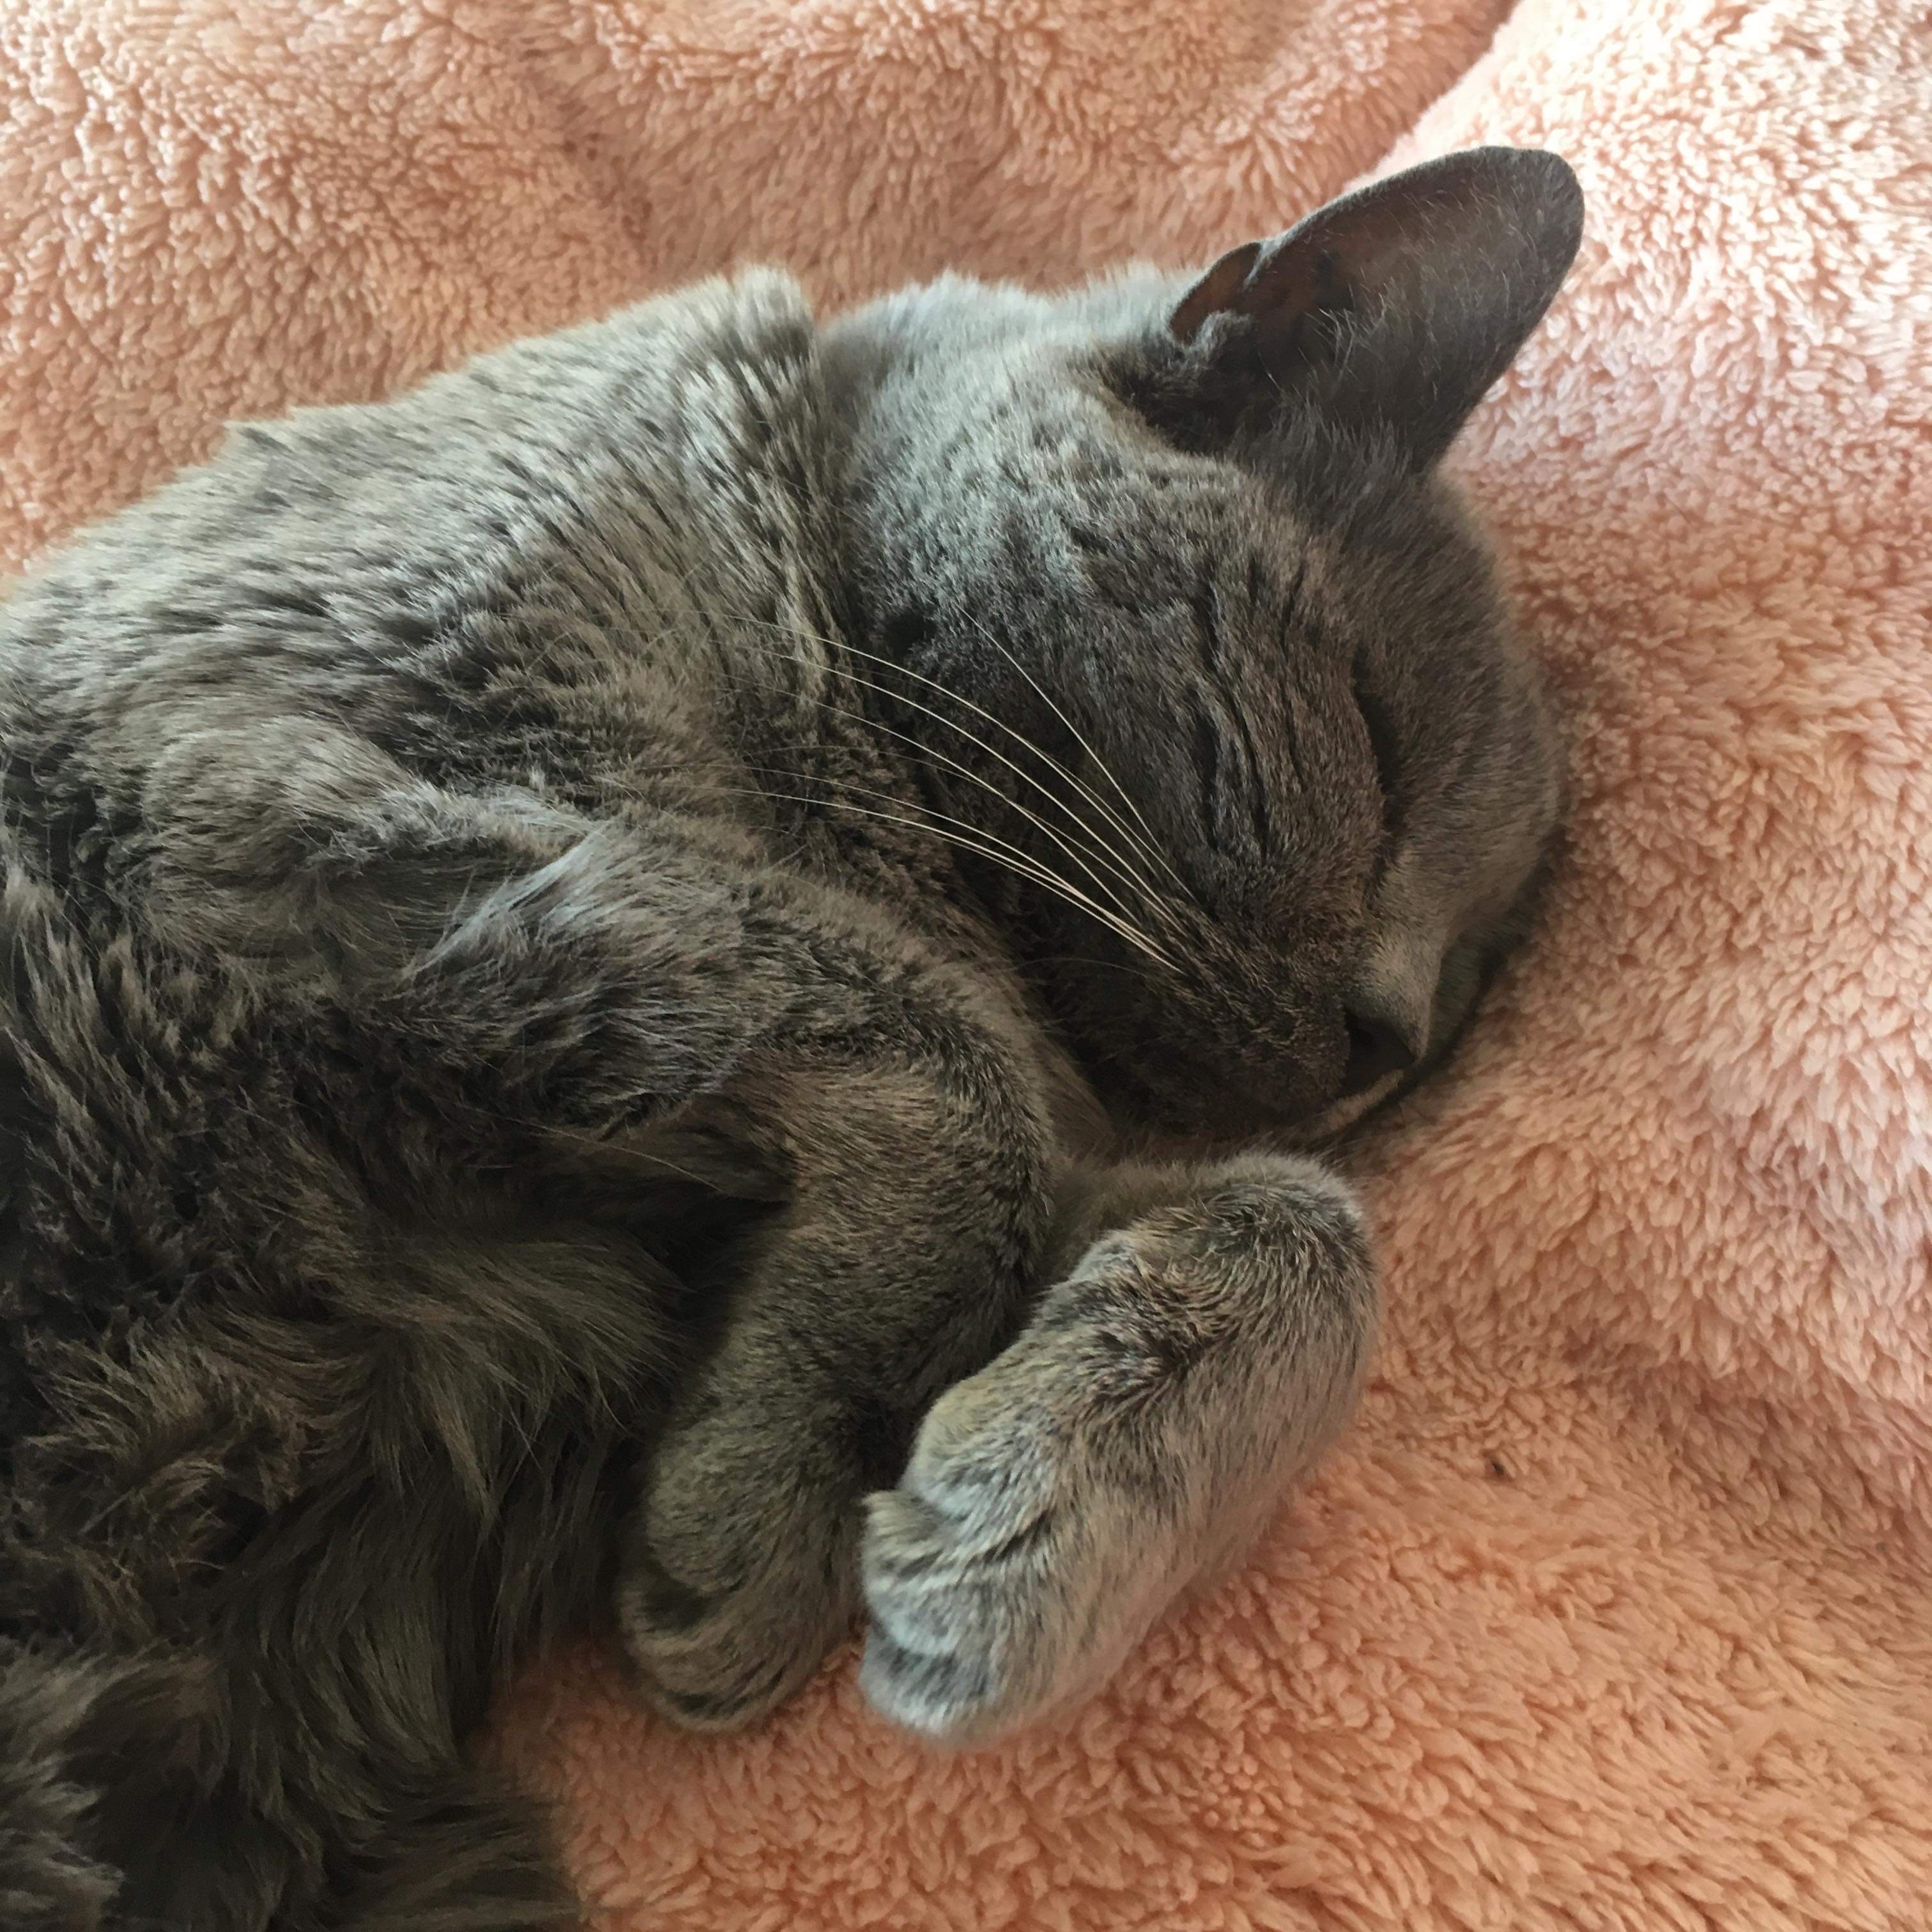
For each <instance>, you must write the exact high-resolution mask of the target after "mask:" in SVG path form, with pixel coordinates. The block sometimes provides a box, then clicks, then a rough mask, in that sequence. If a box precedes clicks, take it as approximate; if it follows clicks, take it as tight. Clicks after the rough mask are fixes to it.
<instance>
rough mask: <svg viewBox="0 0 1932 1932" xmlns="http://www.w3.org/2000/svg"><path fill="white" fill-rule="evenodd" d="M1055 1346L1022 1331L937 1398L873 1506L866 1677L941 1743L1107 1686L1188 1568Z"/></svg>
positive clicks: (902, 1716) (866, 1563) (1023, 1720)
mask: <svg viewBox="0 0 1932 1932" xmlns="http://www.w3.org/2000/svg"><path fill="white" fill-rule="evenodd" d="M1054 1355H1055V1350H1054V1349H1052V1346H1050V1345H1049V1346H1047V1347H1045V1348H1028V1347H1027V1346H1025V1345H1022V1349H1020V1350H1019V1351H1017V1352H1013V1353H1010V1354H1009V1355H1007V1357H1004V1358H1002V1359H1001V1361H1000V1362H998V1363H996V1364H995V1365H994V1366H993V1367H992V1368H989V1369H988V1370H984V1371H983V1373H980V1374H979V1375H977V1376H974V1377H973V1378H972V1379H971V1380H970V1381H968V1382H963V1383H962V1384H961V1385H959V1387H958V1388H956V1389H954V1390H953V1391H951V1392H950V1394H947V1395H946V1396H944V1397H942V1398H941V1400H940V1401H939V1403H938V1404H937V1405H936V1406H935V1408H934V1409H933V1410H932V1413H931V1414H930V1415H929V1417H928V1418H927V1419H926V1424H925V1426H924V1427H923V1428H922V1430H921V1432H920V1434H919V1442H918V1444H917V1446H916V1448H915V1450H914V1452H913V1458H912V1461H911V1463H910V1466H909V1467H908V1468H907V1471H906V1473H905V1475H904V1478H903V1479H902V1481H901V1483H900V1484H899V1486H898V1488H896V1489H895V1490H888V1491H886V1492H885V1493H883V1494H881V1495H877V1496H873V1497H872V1498H871V1499H870V1500H869V1502H868V1505H867V1513H868V1523H867V1526H866V1531H865V1543H864V1547H863V1553H862V1559H861V1569H862V1577H863V1585H864V1592H865V1602H866V1607H867V1608H868V1610H869V1611H870V1613H871V1634H870V1635H869V1637H868V1639H867V1641H866V1645H865V1663H864V1666H863V1669H862V1675H861V1682H862V1684H863V1686H864V1688H865V1694H866V1695H867V1697H868V1698H869V1699H870V1700H871V1703H872V1704H873V1705H874V1706H875V1708H877V1709H878V1710H879V1711H880V1712H882V1713H883V1715H885V1716H886V1717H888V1718H892V1720H893V1721H895V1722H896V1723H898V1724H903V1725H904V1726H906V1727H907V1728H908V1729H909V1730H914V1731H916V1732H919V1733H921V1734H922V1736H926V1737H929V1738H932V1739H935V1740H936V1741H938V1742H944V1743H948V1744H976V1743H980V1742H986V1741H987V1740H988V1739H992V1738H993V1737H996V1736H999V1735H1001V1734H1002V1733H1005V1732H1007V1731H1010V1730H1016V1729H1019V1728H1020V1727H1023V1726H1025V1725H1026V1724H1030V1723H1031V1722H1033V1721H1035V1720H1036V1719H1037V1718H1041V1717H1043V1716H1045V1715H1048V1714H1049V1713H1050V1712H1053V1711H1055V1710H1056V1709H1059V1708H1061V1706H1065V1705H1067V1704H1068V1703H1071V1702H1073V1700H1076V1699H1077V1698H1079V1697H1082V1695H1084V1694H1086V1693H1088V1692H1089V1691H1092V1690H1094V1689H1096V1688H1098V1686H1099V1685H1100V1682H1102V1680H1103V1679H1104V1678H1105V1677H1106V1676H1107V1675H1108V1674H1109V1673H1110V1672H1111V1671H1112V1669H1113V1667H1114V1666H1115V1664H1118V1662H1119V1661H1120V1660H1121V1658H1122V1657H1124V1655H1126V1653H1127V1651H1128V1649H1130V1648H1131V1646H1133V1644H1134V1643H1136V1641H1137V1640H1139V1637H1140V1636H1141V1635H1142V1633H1143V1632H1144V1631H1145V1630H1146V1628H1147V1627H1148V1625H1149V1624H1150V1623H1151V1622H1152V1621H1153V1619H1154V1618H1155V1617H1156V1616H1157V1615H1158V1614H1159V1613H1160V1610H1162V1609H1163V1607H1165V1605H1166V1604H1167V1603H1168V1602H1169V1601H1170V1600H1171V1598H1172V1597H1173V1596H1174V1595H1175V1592H1176V1591H1177V1590H1178V1589H1179V1588H1180V1587H1181V1585H1182V1584H1184V1583H1185V1582H1186V1581H1187V1577H1188V1576H1189V1574H1190V1572H1191V1570H1192V1568H1193V1565H1192V1563H1191V1562H1190V1561H1188V1560H1187V1558H1186V1556H1184V1553H1183V1551H1182V1550H1181V1547H1180V1540H1179V1539H1178V1538H1177V1537H1176V1536H1175V1535H1174V1534H1173V1533H1172V1530H1171V1529H1170V1528H1169V1526H1167V1525H1166V1523H1165V1522H1164V1517H1166V1514H1167V1513H1166V1511H1164V1510H1163V1507H1162V1504H1161V1499H1159V1498H1158V1497H1155V1496H1142V1497H1139V1498H1133V1497H1129V1496H1124V1495H1123V1494H1122V1493H1121V1490H1119V1489H1118V1487H1116V1486H1115V1484H1113V1483H1112V1481H1110V1480H1109V1476H1108V1475H1107V1473H1106V1471H1105V1469H1103V1467H1100V1466H1097V1462H1096V1458H1095V1457H1094V1453H1093V1452H1094V1448H1095V1445H1094V1444H1093V1443H1091V1442H1089V1441H1088V1439H1087V1430H1086V1427H1085V1425H1086V1424H1087V1423H1088V1421H1091V1417H1088V1416H1086V1415H1083V1414H1082V1413H1081V1412H1080V1411H1081V1410H1082V1409H1083V1408H1084V1404H1083V1403H1082V1402H1081V1401H1080V1400H1079V1397H1080V1395H1081V1393H1082V1392H1081V1391H1080V1390H1079V1385H1078V1369H1077V1365H1076V1363H1075V1362H1074V1361H1073V1360H1072V1359H1071V1358H1067V1359H1063V1360H1060V1361H1055V1360H1054V1359H1053V1358H1054ZM1056 1387H1057V1388H1058V1391H1059V1394H1060V1395H1061V1397H1073V1398H1074V1400H1073V1403H1072V1404H1071V1405H1068V1404H1067V1403H1064V1402H1056V1401H1055V1399H1054V1397H1053V1394H1052V1391H1053V1390H1054V1389H1055V1388H1056Z"/></svg>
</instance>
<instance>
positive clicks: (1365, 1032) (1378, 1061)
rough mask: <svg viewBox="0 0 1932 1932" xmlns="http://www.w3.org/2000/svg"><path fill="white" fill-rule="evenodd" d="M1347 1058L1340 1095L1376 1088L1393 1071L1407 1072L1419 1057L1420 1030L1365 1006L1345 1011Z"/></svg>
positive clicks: (1421, 1046)
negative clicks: (1347, 1035) (1347, 1042)
mask: <svg viewBox="0 0 1932 1932" xmlns="http://www.w3.org/2000/svg"><path fill="white" fill-rule="evenodd" d="M1345 1017H1346V1020H1347V1022H1348V1027H1349V1058H1348V1061H1347V1064H1346V1066H1344V1067H1343V1070H1342V1097H1343V1098H1344V1099H1345V1100H1351V1099H1353V1098H1354V1097H1355V1095H1356V1094H1366V1093H1367V1091H1369V1089H1370V1088H1372V1087H1379V1086H1380V1085H1382V1082H1384V1081H1385V1080H1386V1079H1388V1077H1389V1076H1390V1075H1391V1074H1392V1073H1407V1072H1408V1071H1409V1069H1410V1068H1411V1067H1413V1066H1414V1065H1415V1063H1416V1062H1417V1061H1418V1060H1420V1059H1421V1058H1422V1049H1423V1047H1424V1044H1425V1043H1424V1041H1423V1040H1422V1039H1421V1037H1419V1029H1418V1028H1415V1027H1413V1026H1412V1025H1403V1022H1400V1021H1399V1020H1397V1019H1395V1018H1394V1016H1392V1015H1390V1014H1388V1013H1376V1012H1374V1011H1373V1010H1370V1008H1369V1007H1367V1006H1352V1007H1348V1008H1346V1010H1345Z"/></svg>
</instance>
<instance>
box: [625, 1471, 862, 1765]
mask: <svg viewBox="0 0 1932 1932" xmlns="http://www.w3.org/2000/svg"><path fill="white" fill-rule="evenodd" d="M698 1446H699V1445H695V1444H694V1445H691V1447H690V1448H687V1447H686V1445H683V1444H679V1445H675V1446H674V1448H673V1451H672V1452H671V1454H670V1455H669V1456H668V1457H667V1459H666V1466H664V1468H662V1469H660V1471H659V1472H658V1475H657V1478H656V1480H655V1481H653V1483H652V1485H651V1487H650V1490H649V1494H648V1495H647V1496H646V1498H645V1499H644V1500H643V1503H642V1504H641V1505H640V1508H639V1509H638V1511H637V1514H636V1516H635V1517H634V1518H633V1520H632V1521H631V1526H630V1528H629V1530H628V1534H627V1535H626V1538H625V1547H624V1550H623V1553H622V1564H621V1566H620V1570H619V1578H618V1585H617V1590H616V1605H615V1607H616V1619H617V1626H618V1630H619V1634H620V1635H621V1636H622V1639H623V1642H624V1646H625V1649H626V1651H627V1652H628V1653H629V1655H630V1658H631V1663H632V1664H633V1665H634V1670H635V1677H636V1682H637V1690H638V1692H639V1694H640V1696H641V1697H643V1700H644V1701H645V1702H646V1703H648V1704H649V1705H650V1706H652V1708H654V1709H656V1710H658V1711H659V1712H661V1713H662V1714H663V1715H664V1716H666V1717H667V1718H670V1719H672V1720H673V1721H674V1722H676V1723H677V1724H682V1725H685V1726H686V1727H691V1728H694V1729H698V1730H728V1729H730V1728H732V1727H735V1726H737V1725H740V1724H750V1723H752V1722H754V1721H755V1720H757V1718H761V1717H763V1716H764V1715H766V1713H767V1712H769V1711H771V1710H772V1709H774V1708H775V1706H778V1705H779V1704H781V1703H784V1700H786V1699H787V1698H788V1697H790V1696H791V1694H793V1692H794V1691H796V1690H798V1689H799V1688H800V1687H801V1686H802V1685H803V1684H804V1682H805V1680H806V1679H808V1677H810V1676H811V1673H813V1671H814V1670H816V1669H817V1667H818V1665H819V1664H820V1662H821V1661H823V1658H824V1657H825V1655H826V1653H827V1652H829V1650H830V1649H832V1646H834V1645H835V1644H836V1643H838V1640H840V1638H841V1637H843V1636H844V1635H845V1634H846V1632H847V1631H848V1630H849V1629H850V1625H851V1620H852V1616H853V1608H854V1603H855V1595H856V1590H855V1580H854V1577H853V1568H854V1562H853V1543H854V1541H855V1534H854V1528H853V1524H852V1523H851V1520H850V1519H851V1515H852V1506H851V1505H850V1503H845V1504H843V1505H841V1503H840V1502H839V1500H838V1499H836V1498H835V1497H820V1496H817V1495H816V1493H812V1494H806V1493H804V1492H803V1491H802V1490H796V1489H788V1488H787V1487H785V1486H784V1485H781V1484H771V1483H769V1481H768V1482H767V1483H766V1484H764V1485H763V1486H762V1487H753V1486H751V1484H748V1483H747V1484H742V1485H741V1484H738V1483H736V1482H735V1481H730V1480H728V1479H727V1476H726V1475H725V1473H724V1472H721V1470H720V1469H719V1468H718V1465H717V1461H716V1459H715V1458H712V1457H705V1456H703V1454H698V1453H694V1452H695V1451H696V1450H697V1447H698Z"/></svg>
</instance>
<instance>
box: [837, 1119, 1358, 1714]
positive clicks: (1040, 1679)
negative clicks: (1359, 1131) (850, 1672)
mask: <svg viewBox="0 0 1932 1932" xmlns="http://www.w3.org/2000/svg"><path fill="white" fill-rule="evenodd" d="M1375 1317H1376V1282H1375V1271H1374V1268H1373V1264H1372V1262H1371V1261H1370V1256H1369V1252H1368V1248H1367V1242H1366V1241H1365V1240H1364V1236H1363V1232H1362V1227H1361V1216H1360V1214H1359V1212H1358V1209H1357V1208H1356V1207H1355V1202H1354V1200H1353V1198H1352V1196H1350V1194H1349V1191H1348V1190H1347V1189H1346V1187H1344V1186H1343V1184H1341V1183H1340V1182H1339V1181H1337V1180H1336V1179H1335V1178H1334V1177H1333V1176H1331V1175H1328V1174H1327V1173H1325V1172H1323V1171H1322V1169H1319V1168H1316V1167H1314V1166H1312V1165H1311V1164H1310V1163H1307V1162H1305V1161H1298V1160H1292V1159H1289V1158H1287V1157H1271V1156H1259V1155H1258V1156H1254V1157H1249V1158H1247V1159H1244V1160H1241V1161H1240V1162H1237V1163H1228V1164H1226V1166H1223V1167H1221V1168H1218V1169H1210V1170H1206V1171H1205V1172H1202V1173H1199V1174H1198V1175H1196V1177H1195V1178H1194V1179H1193V1185H1192V1187H1191V1189H1190V1191H1189V1192H1188V1193H1187V1194H1186V1195H1185V1196H1184V1198H1182V1199H1179V1200H1178V1201H1175V1202H1172V1204H1171V1205H1168V1206H1166V1207H1164V1208H1160V1209H1159V1210H1158V1211H1156V1212H1154V1213H1152V1214H1148V1215H1145V1216H1144V1217H1142V1219H1141V1220H1139V1221H1137V1222H1136V1223H1134V1224H1133V1226H1131V1227H1130V1228H1128V1229H1124V1230H1122V1231H1121V1232H1118V1233H1117V1234H1115V1235H1109V1236H1107V1237H1106V1238H1103V1239H1102V1240H1100V1241H1097V1242H1095V1243H1094V1245H1093V1246H1092V1247H1091V1248H1090V1249H1089V1250H1088V1252H1087V1253H1086V1255H1085V1256H1084V1257H1083V1259H1082V1261H1081V1262H1080V1264H1079V1266H1078V1267H1077V1268H1076V1269H1075V1270H1074V1271H1073V1274H1071V1275H1070V1276H1069V1277H1068V1278H1067V1280H1065V1281H1064V1282H1061V1283H1059V1284H1058V1286H1055V1288H1053V1289H1050V1290H1049V1292H1048V1293H1047V1295H1046V1297H1045V1298H1044V1299H1043V1302H1042V1304H1041V1305H1040V1308H1039V1310H1037V1313H1036V1314H1035V1316H1034V1319H1033V1321H1032V1322H1031V1324H1030V1325H1029V1326H1028V1328H1027V1329H1026V1330H1025V1332H1024V1333H1023V1334H1022V1335H1021V1336H1020V1337H1019V1340H1017V1341H1016V1342H1015V1343H1013V1346H1011V1347H1010V1348H1009V1349H1007V1351H1006V1352H1005V1353H1004V1355H1001V1357H1000V1358H999V1359H998V1361H995V1363H994V1364H992V1367H989V1368H987V1369H984V1370H981V1372H980V1373H979V1374H977V1375H976V1376H973V1377H972V1378H971V1379H970V1380H968V1381H966V1382H962V1383H961V1384H960V1385H959V1387H958V1388H955V1389H953V1391H951V1392H950V1394H947V1395H946V1396H944V1397H941V1400H939V1402H938V1403H936V1404H935V1406H934V1407H933V1409H932V1411H931V1412H930V1413H929V1415H928V1416H927V1417H926V1421H925V1423H924V1424H923V1425H922V1427H921V1429H920V1430H919V1438H918V1440H917V1442H916V1445H915V1446H914V1448H913V1455H912V1460H911V1461H910V1463H909V1464H908V1466H907V1469H906V1472H905V1474H904V1476H903V1478H901V1481H900V1482H899V1485H898V1487H897V1488H896V1489H895V1490H890V1491H888V1492H887V1493H885V1494H883V1495H882V1496H874V1497H872V1498H871V1499H870V1501H869V1502H868V1505H867V1508H868V1523H867V1526H866V1531H865V1542H864V1545H863V1548H862V1558H861V1574H862V1580H863V1586H864V1591H865V1601H866V1604H867V1607H868V1609H869V1610H870V1611H871V1619H872V1630H871V1637H870V1639H869V1640H868V1643H867V1646H866V1651H865V1667H864V1670H863V1673H862V1681H863V1682H864V1685H865V1690H866V1692H867V1694H868V1696H869V1697H871V1700H872V1702H873V1703H874V1704H875V1705H876V1706H877V1707H878V1708H879V1709H880V1711H882V1712H883V1713H884V1714H885V1715H886V1716H888V1717H889V1718H894V1719H895V1720H897V1721H898V1722H899V1723H901V1724H904V1725H906V1726H907V1727H910V1729H912V1730H916V1731H919V1732H920V1733H923V1734H924V1735H926V1736H929V1737H932V1738H935V1739H941V1740H944V1741H946V1742H952V1743H973V1742H980V1741H982V1740H983V1739H987V1738H989V1737H992V1736H998V1735H999V1734H1000V1733H1002V1732H1005V1731H1008V1730H1014V1729H1016V1728H1018V1727H1020V1726H1022V1725H1025V1724H1029V1723H1031V1722H1032V1721H1034V1720H1035V1719H1036V1718H1040V1717H1043V1716H1045V1715H1048V1714H1049V1713H1050V1712H1053V1711H1055V1710H1056V1709H1058V1708H1060V1707H1061V1706H1064V1705H1066V1704H1068V1703H1071V1702H1073V1700H1075V1699H1076V1698H1078V1697H1082V1696H1084V1695H1085V1694H1087V1693H1088V1692H1089V1691H1093V1690H1094V1689H1096V1688H1098V1686H1099V1685H1100V1682H1102V1681H1103V1679H1105V1678H1106V1676H1107V1675H1108V1673H1109V1672H1111V1671H1112V1670H1113V1668H1114V1667H1115V1665H1116V1664H1118V1663H1119V1662H1120V1661H1121V1659H1122V1658H1124V1657H1125V1655H1127V1652H1128V1651H1129V1650H1130V1649H1131V1648H1132V1647H1133V1645H1134V1644H1135V1643H1137V1642H1138V1641H1139V1639H1140V1637H1141V1636H1142V1634H1143V1633H1144V1632H1145V1631H1146V1630H1147V1629H1148V1626H1149V1625H1151V1624H1152V1623H1153V1622H1154V1619H1156V1618H1157V1616H1160V1613H1162V1611H1163V1610H1165V1609H1166V1607H1167V1606H1168V1605H1169V1604H1170V1603H1172V1601H1173V1600H1174V1599H1175V1597H1176V1596H1177V1595H1179V1594H1180V1592H1181V1591H1182V1590H1183V1589H1185V1588H1187V1586H1189V1585H1190V1583H1193V1581H1194V1580H1196V1578H1198V1577H1201V1576H1202V1574H1204V1573H1207V1572H1211V1571H1214V1570H1216V1569H1218V1568H1220V1566H1221V1565H1223V1564H1224V1563H1225V1562H1226V1561H1227V1559H1229V1558H1230V1557H1231V1556H1233V1555H1235V1553H1237V1552H1238V1551H1239V1550H1242V1549H1244V1548H1245V1547H1247V1544H1249V1543H1250V1541H1252V1539H1253V1536H1254V1535H1255V1534H1256V1532H1258V1531H1259V1529H1261V1527H1262V1525H1263V1524H1264V1523H1265V1522H1266V1520H1268V1517H1269V1516H1270V1515H1271V1514H1273V1511H1274V1508H1275V1506H1276V1505H1277V1502H1279V1500H1280V1496H1281V1494H1282V1492H1283V1489H1284V1488H1285V1487H1286V1484H1288V1483H1289V1482H1290V1481H1292V1480H1293V1479H1294V1478H1295V1476H1296V1475H1298V1474H1299V1473H1301V1472H1302V1471H1303V1470H1304V1469H1307V1467H1308V1466H1309V1464H1310V1462H1311V1461H1312V1460H1313V1458H1314V1457H1316V1456H1317V1455H1318V1454H1319V1453H1320V1452H1321V1451H1322V1448H1325V1446H1326V1445H1327V1444H1328V1442H1330V1441H1331V1440H1332V1439H1333V1438H1334V1434H1335V1433H1336V1431H1337V1430H1338V1429H1339V1428H1340V1426H1341V1424H1343V1421H1345V1420H1346V1418H1347V1416H1348V1415H1349V1411H1350V1410H1351V1409H1352V1407H1353V1405H1354V1403H1355V1396H1356V1394H1357V1393H1358V1390H1359V1388H1360V1387H1361V1376H1362V1373H1363V1370H1364V1364H1365V1362H1366V1361H1367V1354H1368V1349H1369V1346H1370V1340H1371V1338H1372V1337H1373V1332H1374V1327H1375Z"/></svg>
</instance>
